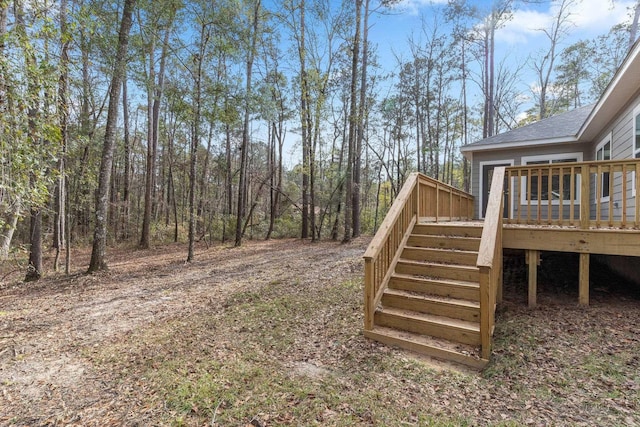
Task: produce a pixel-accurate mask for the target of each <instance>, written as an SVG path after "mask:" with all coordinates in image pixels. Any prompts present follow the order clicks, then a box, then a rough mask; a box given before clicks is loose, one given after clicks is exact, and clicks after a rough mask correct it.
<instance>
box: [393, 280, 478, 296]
mask: <svg viewBox="0 0 640 427" xmlns="http://www.w3.org/2000/svg"><path fill="white" fill-rule="evenodd" d="M389 287H390V288H392V289H401V290H404V291H411V292H422V293H425V294H430V295H438V296H443V297H451V298H459V299H466V300H470V301H480V290H479V289H478V288H471V287H466V286H458V285H453V284H450V283H442V282H438V281H437V280H430V281H414V280H407V279H401V278H397V277H392V278H391V281H390V282H389Z"/></svg>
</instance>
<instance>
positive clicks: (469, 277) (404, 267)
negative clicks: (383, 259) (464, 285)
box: [396, 261, 480, 283]
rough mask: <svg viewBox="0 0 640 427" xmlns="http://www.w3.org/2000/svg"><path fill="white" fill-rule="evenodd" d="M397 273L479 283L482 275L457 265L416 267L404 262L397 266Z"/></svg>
mask: <svg viewBox="0 0 640 427" xmlns="http://www.w3.org/2000/svg"><path fill="white" fill-rule="evenodd" d="M396 273H400V274H411V275H414V276H427V277H436V278H440V279H453V280H465V281H468V282H474V283H478V282H479V280H480V275H479V273H478V271H477V270H471V271H469V269H465V268H462V267H460V266H455V265H437V264H436V265H415V264H408V263H404V262H402V261H400V262H398V264H397V265H396Z"/></svg>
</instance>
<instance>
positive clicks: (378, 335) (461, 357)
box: [365, 326, 488, 369]
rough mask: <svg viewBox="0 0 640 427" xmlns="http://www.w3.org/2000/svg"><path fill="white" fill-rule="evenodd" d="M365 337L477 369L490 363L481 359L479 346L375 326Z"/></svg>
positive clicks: (366, 332)
mask: <svg viewBox="0 0 640 427" xmlns="http://www.w3.org/2000/svg"><path fill="white" fill-rule="evenodd" d="M365 335H366V336H368V337H369V338H374V339H377V340H378V341H382V342H387V343H390V344H394V345H398V346H402V347H404V348H407V349H409V350H411V351H415V352H418V353H422V354H427V355H428V356H431V357H435V358H438V359H442V360H447V361H451V362H455V363H460V364H463V365H466V366H471V367H473V368H475V369H482V368H484V367H485V366H486V364H487V362H488V361H487V360H484V359H482V358H481V356H480V348H479V347H478V346H471V345H467V344H460V343H457V342H453V341H449V340H446V339H444V338H435V337H431V336H427V335H421V334H415V333H413V332H407V331H401V330H398V329H394V328H388V327H385V326H374V328H373V329H372V330H371V331H365ZM384 338H388V339H387V340H385V339H384Z"/></svg>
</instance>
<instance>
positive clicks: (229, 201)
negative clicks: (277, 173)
mask: <svg viewBox="0 0 640 427" xmlns="http://www.w3.org/2000/svg"><path fill="white" fill-rule="evenodd" d="M224 129H225V132H224V133H225V166H226V169H225V174H224V187H225V202H226V203H225V208H224V223H223V224H222V243H224V242H226V241H227V224H228V223H229V222H230V220H231V212H233V186H232V165H231V127H230V126H229V124H228V123H227V124H225V127H224Z"/></svg>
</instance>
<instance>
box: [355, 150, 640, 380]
mask: <svg viewBox="0 0 640 427" xmlns="http://www.w3.org/2000/svg"><path fill="white" fill-rule="evenodd" d="M636 171H640V161H639V160H633V161H621V162H612V161H610V162H605V163H594V162H591V163H582V164H577V163H572V164H570V165H563V164H558V165H551V166H548V167H545V166H542V165H536V166H535V168H533V167H527V168H523V167H519V168H518V167H516V168H507V169H506V170H505V168H496V169H495V170H494V174H493V181H492V185H491V191H490V194H489V200H488V204H487V210H486V213H485V220H484V221H473V220H472V219H471V218H472V217H473V208H472V206H473V198H472V196H470V195H468V194H466V193H464V192H461V191H460V190H457V189H455V188H452V187H450V186H447V185H446V184H443V183H438V182H437V181H434V180H433V179H431V178H428V177H426V176H424V175H420V174H413V175H412V176H411V177H410V179H409V180H408V181H407V183H406V184H405V186H404V187H403V189H402V191H401V192H400V194H399V195H398V197H397V198H396V201H395V202H394V204H393V206H392V208H391V210H390V212H389V214H388V215H387V217H386V218H385V220H384V222H383V224H382V225H381V227H380V230H379V231H378V233H377V234H376V236H375V237H374V239H373V240H372V242H371V244H370V246H369V248H368V249H367V252H366V253H365V256H364V259H365V325H364V333H365V335H366V336H367V337H369V338H372V339H376V340H378V341H381V342H385V343H387V344H391V345H396V346H400V347H404V348H407V349H410V350H412V351H418V352H422V353H425V354H427V355H430V356H433V357H437V358H442V359H447V360H450V361H454V362H456V363H463V364H466V365H469V366H473V367H476V368H482V367H483V366H484V365H485V364H486V363H487V362H488V360H489V358H490V356H491V339H492V336H493V330H494V326H495V310H496V305H497V304H499V303H500V302H501V299H502V268H503V265H502V264H503V256H502V251H503V249H521V250H524V253H525V260H526V263H527V264H528V270H529V274H528V282H529V305H530V306H535V305H536V302H537V301H536V295H537V272H538V265H539V264H540V254H541V252H544V251H552V252H571V253H577V254H579V257H580V263H579V272H578V277H579V303H580V304H581V305H588V304H589V262H590V256H591V255H592V254H602V255H625V256H636V257H640V203H636V201H635V197H636V196H635V189H636V188H640V173H637V174H636V173H635V172H636ZM614 182H617V183H618V184H619V185H618V186H619V187H620V188H621V189H622V191H621V192H620V193H618V201H617V202H616V206H613V204H612V203H608V204H605V203H604V202H602V200H601V199H599V198H598V200H596V201H595V202H593V203H592V202H591V199H590V198H589V195H593V194H600V192H601V191H603V188H604V186H603V183H608V193H607V194H614V190H615V189H616V188H617V187H614ZM532 183H536V190H535V191H534V186H533V185H532ZM537 183H539V184H542V183H545V184H544V185H537ZM543 187H544V188H543ZM578 188H579V189H580V191H578V190H577V189H578ZM632 189H633V191H634V192H633V193H632V191H631V190H632ZM505 190H506V193H505ZM505 194H510V195H511V197H505ZM620 194H624V195H625V197H624V198H623V199H620V197H621V196H620ZM549 195H552V196H549ZM514 201H517V202H518V203H517V205H516V204H515V203H514ZM505 207H506V210H505V209H504V208H505ZM504 212H508V213H509V215H507V216H506V217H504V218H503V213H504Z"/></svg>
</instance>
